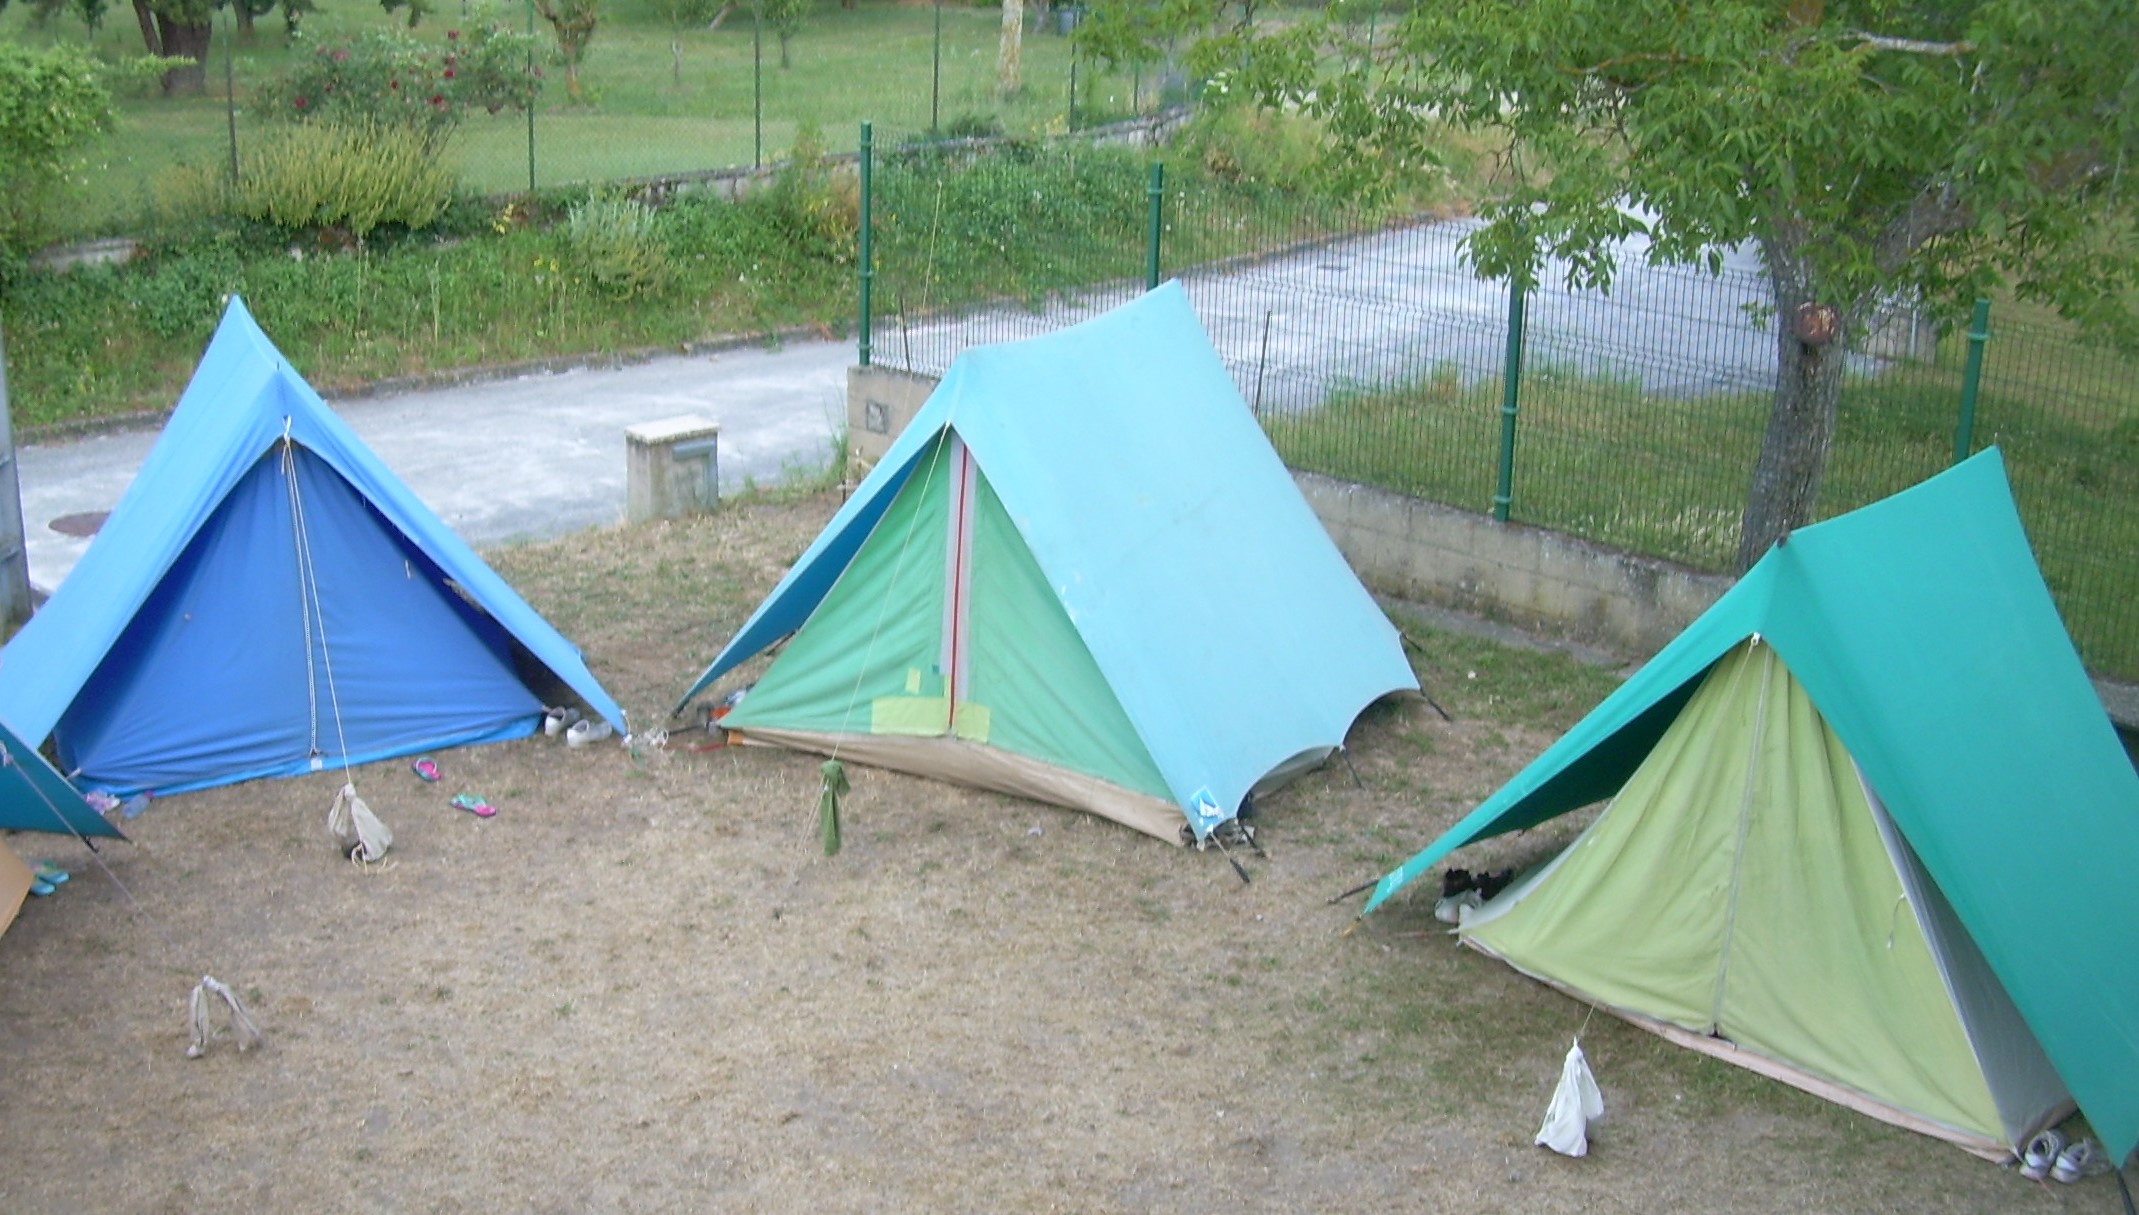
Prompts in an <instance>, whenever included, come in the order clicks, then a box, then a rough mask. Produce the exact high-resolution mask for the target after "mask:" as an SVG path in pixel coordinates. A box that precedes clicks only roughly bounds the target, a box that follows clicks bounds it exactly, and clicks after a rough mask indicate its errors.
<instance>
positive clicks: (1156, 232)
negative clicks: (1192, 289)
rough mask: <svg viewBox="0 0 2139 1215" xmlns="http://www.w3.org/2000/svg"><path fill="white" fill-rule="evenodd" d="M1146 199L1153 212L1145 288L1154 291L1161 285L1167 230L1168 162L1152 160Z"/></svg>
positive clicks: (1146, 259)
mask: <svg viewBox="0 0 2139 1215" xmlns="http://www.w3.org/2000/svg"><path fill="white" fill-rule="evenodd" d="M1144 199H1145V202H1146V203H1147V204H1148V205H1149V209H1150V212H1151V233H1150V235H1149V236H1148V237H1146V238H1145V241H1144V249H1145V257H1144V289H1145V290H1147V291H1153V290H1157V289H1158V285H1159V242H1160V241H1161V240H1162V239H1163V237H1164V234H1165V231H1166V163H1165V162H1164V161H1159V160H1154V161H1152V162H1151V184H1149V185H1147V186H1145V187H1144Z"/></svg>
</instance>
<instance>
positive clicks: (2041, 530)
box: [1265, 317, 2139, 679]
mask: <svg viewBox="0 0 2139 1215" xmlns="http://www.w3.org/2000/svg"><path fill="white" fill-rule="evenodd" d="M1996 343H2002V346H1997V345H1994V352H1993V354H1992V356H1991V357H1989V358H1987V360H1986V373H1985V376H1984V381H1983V387H1982V392H1981V396H1980V399H1979V402H1978V405H1977V414H1976V424H1975V431H1974V436H1973V438H1974V442H1973V444H1972V450H1973V449H1980V448H1982V447H1984V446H1987V445H1990V444H1996V445H1997V446H1998V447H2000V448H2001V449H2002V450H2003V452H2004V454H2005V457H2006V461H2007V465H2008V468H2009V470H2010V472H2011V475H2012V479H2013V484H2014V492H2015V495H2016V497H2017V498H2018V499H2019V503H2020V510H2021V517H2022V519H2023V520H2024V522H2025V523H2026V525H2027V528H2028V534H2029V537H2030V539H2031V540H2032V541H2033V542H2034V545H2035V550H2036V557H2037V560H2038V562H2039V563H2040V564H2041V566H2042V570H2043V576H2044V578H2045V580H2046V581H2047V582H2048V583H2049V585H2050V590H2051V593H2052V595H2053V596H2054V597H2055V599H2056V600H2057V603H2058V607H2059V610H2060V611H2061V612H2062V613H2063V614H2064V617H2065V624H2066V628H2067V629H2068V630H2069V631H2070V632H2071V634H2072V636H2073V640H2074V642H2075V643H2076V644H2077V645H2078V647H2079V650H2080V653H2081V656H2082V658H2083V659H2084V661H2085V662H2086V664H2087V666H2088V668H2089V669H2090V670H2093V671H2096V672H2098V673H2100V674H2104V675H2109V676H2111V677H2115V678H2122V679H2139V584H2135V575H2139V566H2135V564H2134V562H2133V559H2132V555H2133V554H2134V553H2139V393H2135V391H2134V388H2133V385H2134V384H2135V383H2139V375H2135V372H2139V367H2135V366H2134V363H2133V361H2132V360H2130V359H2129V358H2126V357H2122V356H2119V355H2117V354H2115V353H2114V352H2111V351H2105V350H2100V349H2097V348H2094V347H2091V346H2087V345H2085V344H2083V343H2081V342H2079V341H2077V340H2076V339H2075V338H2073V337H2072V336H2071V335H2070V334H2069V333H2068V332H2066V331H2065V330H2063V329H2062V328H2061V327H2058V326H2054V325H2050V324H2046V323H2043V322H2041V321H2040V320H2036V319H2031V318H2027V317H2016V318H2015V319H2014V320H2013V321H2012V322H2010V323H2007V324H2004V325H2002V326H2001V329H2000V335H1999V336H1998V337H1996V338H1994V344H1996ZM1961 358H1962V353H1961V343H1959V342H1950V343H1947V348H1946V349H1944V350H1942V351H1941V353H1940V356H1939V357H1938V358H1937V359H1936V360H1934V361H1932V362H1929V363H1925V364H1912V365H1908V366H1906V367H1903V368H1901V369H1899V370H1896V371H1892V372H1889V373H1887V374H1885V375H1882V376H1879V377H1877V378H1863V379H1858V380H1856V381H1853V382H1852V383H1851V384H1849V385H1848V387H1847V388H1846V389H1845V392H1844V397H1843V402H1842V409H1841V415H1840V419H1839V422H1838V425H1837V432H1836V437H1835V443H1834V449H1833V456H1832V459H1831V462H1830V464H1829V466H1828V472H1827V479H1826V482H1825V485H1824V487H1823V490H1822V495H1821V510H1822V513H1823V514H1824V515H1834V514H1839V513H1841V512H1843V511H1846V510H1850V509H1854V508H1855V507H1858V506H1862V505H1864V504H1866V503H1869V502H1872V501H1874V500H1876V499H1878V498H1881V497H1883V496H1885V495H1887V494H1891V493H1893V492H1895V491H1897V490H1900V489H1903V488H1905V487H1907V486H1909V485H1912V484H1914V483H1916V482H1917V481H1920V480H1922V479H1924V478H1925V477H1928V476H1930V475H1932V474H1934V473H1936V472H1938V471H1939V470H1940V469H1943V468H1945V467H1946V466H1947V464H1948V463H1950V462H1951V460H1952V458H1953V447H1954V431H1955V427H1956V424H1957V419H1958V416H1959V401H1960V386H1961V372H1960V360H1961ZM2053 373H2054V374H2053ZM1520 399H1521V407H1520V413H1519V415H1518V425H1517V445H1516V453H1515V476H1514V490H1513V504H1512V508H1511V511H1510V516H1511V518H1513V519H1515V520H1517V521H1520V522H1524V523H1530V524H1535V525H1537V526H1540V527H1546V528H1551V529H1553V530H1557V531H1564V532H1569V533H1572V534H1575V535H1579V536H1583V537H1586V538H1588V539H1591V540H1596V541H1599V542H1602V543H1605V544H1610V545H1614V546H1617V547H1620V548H1624V549H1627V550H1629V551H1633V552H1638V553H1644V554H1648V555H1652V556H1658V557H1663V558H1665V559H1667V560H1672V561H1677V562H1680V563H1683V564H1686V565H1690V566H1693V567H1696V568H1700V569H1707V570H1715V571H1721V570H1724V569H1726V568H1727V567H1728V564H1729V562H1730V560H1731V558H1732V557H1733V555H1734V554H1735V551H1736V548H1737V540H1738V515H1739V511H1740V509H1741V507H1742V504H1743V503H1744V500H1745V493H1746V483H1747V478H1748V476H1749V475H1750V470H1751V468H1752V463H1753V457H1754V455H1755V453H1756V452H1757V451H1758V448H1759V444H1760V437H1761V430H1762V427H1763V426H1764V424H1765V421H1766V416H1767V408H1768V400H1767V398H1766V397H1765V396H1764V395H1759V394H1744V393H1739V394H1722V395H1713V396H1701V397H1686V398H1673V397H1666V396H1655V395H1650V394H1646V393H1644V392H1642V391H1641V390H1640V389H1639V387H1638V386H1636V385H1634V384H1632V383H1628V382H1618V381H1608V380H1598V379H1593V378H1585V377H1576V376H1569V375H1561V374H1554V373H1552V372H1550V371H1547V372H1544V373H1540V374H1537V375H1534V376H1530V377H1526V379H1525V381H1524V384H1523V387H1522V393H1521V398H1520ZM1500 401H1501V386H1500V384H1499V383H1498V382H1497V381H1486V382H1478V383H1472V384H1469V385H1466V384H1463V383H1461V382H1460V381H1459V380H1458V379H1457V377H1455V376H1454V375H1453V374H1450V373H1448V372H1446V371H1442V372H1438V373H1435V372H1429V373H1428V374H1425V375H1423V376H1420V377H1418V378H1417V379H1415V380H1414V381H1413V382H1412V383H1410V384H1407V385H1403V386H1401V387H1398V388H1396V389H1392V390H1383V391H1339V392H1337V393H1335V394H1333V395H1332V396H1331V398H1330V399H1329V401H1328V403H1327V404H1325V405H1324V406H1323V407H1322V408H1320V409H1317V410H1314V411H1311V412H1307V413H1301V414H1293V415H1276V416H1272V417H1269V418H1266V419H1265V426H1266V428H1267V429H1268V430H1269V432H1270V435H1271V438H1272V441H1273V442H1274V443H1275V444H1276V446H1277V448H1278V450H1279V451H1280V453H1282V454H1283V455H1284V457H1285V460H1286V462H1287V463H1288V464H1290V465H1292V466H1293V467H1296V468H1304V469H1308V470H1312V471H1315V472H1320V473H1324V474H1327V475H1329V476H1333V477H1338V478H1341V479H1344V480H1350V481H1359V482H1363V483H1365V484H1370V485H1377V486H1381V487H1383V488H1387V489H1392V490H1396V491H1398V492H1401V493H1406V494H1411V495H1414V496H1417V497H1422V498H1429V499H1432V500H1435V501H1439V502H1444V503H1447V504H1449V505H1452V506H1456V507H1460V508H1463V509H1467V510H1474V511H1480V512H1484V511H1487V510H1490V509H1491V506H1492V500H1493V494H1494V492H1495V487H1496V476H1497V469H1498V460H1499V451H1500V414H1499V409H1500Z"/></svg>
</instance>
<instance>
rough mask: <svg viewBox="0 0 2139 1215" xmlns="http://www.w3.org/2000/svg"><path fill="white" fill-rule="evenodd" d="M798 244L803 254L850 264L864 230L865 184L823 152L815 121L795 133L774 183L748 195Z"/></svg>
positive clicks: (753, 205)
mask: <svg viewBox="0 0 2139 1215" xmlns="http://www.w3.org/2000/svg"><path fill="white" fill-rule="evenodd" d="M743 205H744V206H745V207H746V208H748V209H750V210H752V211H754V212H756V213H757V214H758V215H759V216H761V217H763V218H764V219H765V220H766V221H767V222H768V223H770V224H771V225H772V226H773V227H774V228H776V229H778V230H779V231H780V232H781V233H782V234H783V235H784V236H786V237H787V238H788V239H789V240H791V241H793V242H794V243H795V245H796V248H797V252H799V253H800V254H801V255H802V256H803V257H806V258H812V259H819V260H823V261H829V262H832V263H835V264H838V265H847V264H850V263H852V262H853V261H854V257H855V244H856V240H857V238H858V237H859V235H860V233H861V184H860V182H859V181H857V180H856V178H855V176H854V174H852V173H849V172H847V171H846V170H845V169H844V168H843V167H842V166H840V165H838V164H836V163H835V162H834V161H833V160H832V159H831V158H830V157H828V156H826V155H825V152H824V136H823V135H822V133H820V132H819V131H818V129H817V127H816V125H815V124H813V123H804V124H803V125H802V127H801V129H799V130H798V131H796V132H795V142H794V146H793V149H792V150H791V151H790V152H789V154H788V159H787V163H785V164H783V165H781V166H780V170H779V172H778V173H775V174H774V175H773V179H772V182H771V184H770V185H768V186H766V187H765V188H764V189H762V190H759V191H758V192H757V193H755V194H751V195H749V196H748V197H746V198H745V199H744V202H743Z"/></svg>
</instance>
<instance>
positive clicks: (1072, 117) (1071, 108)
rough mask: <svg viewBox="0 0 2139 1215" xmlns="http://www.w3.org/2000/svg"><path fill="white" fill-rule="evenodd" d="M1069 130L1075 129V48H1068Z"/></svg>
mask: <svg viewBox="0 0 2139 1215" xmlns="http://www.w3.org/2000/svg"><path fill="white" fill-rule="evenodd" d="M1069 129H1070V130H1072V131H1074V130H1076V129H1077V48H1075V47H1071V48H1070V94H1069Z"/></svg>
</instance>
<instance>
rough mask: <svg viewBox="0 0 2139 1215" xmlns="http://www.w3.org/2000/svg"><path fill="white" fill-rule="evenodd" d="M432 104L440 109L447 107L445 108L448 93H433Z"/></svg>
mask: <svg viewBox="0 0 2139 1215" xmlns="http://www.w3.org/2000/svg"><path fill="white" fill-rule="evenodd" d="M431 104H432V105H433V106H436V107H437V108H439V109H441V110H443V109H445V108H446V95H445V94H444V93H433V94H431Z"/></svg>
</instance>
